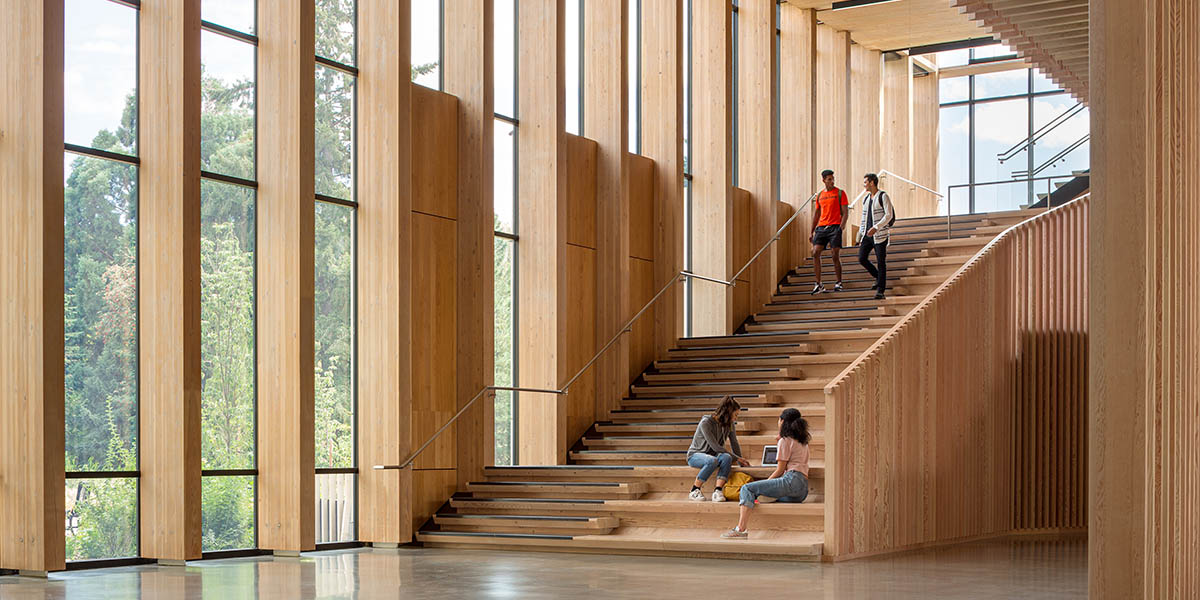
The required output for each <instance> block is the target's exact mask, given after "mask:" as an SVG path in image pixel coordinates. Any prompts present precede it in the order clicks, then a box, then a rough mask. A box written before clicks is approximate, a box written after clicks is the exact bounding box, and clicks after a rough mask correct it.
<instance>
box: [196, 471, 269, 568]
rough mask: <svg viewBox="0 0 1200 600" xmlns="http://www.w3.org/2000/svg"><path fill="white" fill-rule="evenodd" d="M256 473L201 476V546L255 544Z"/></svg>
mask: <svg viewBox="0 0 1200 600" xmlns="http://www.w3.org/2000/svg"><path fill="white" fill-rule="evenodd" d="M254 502H255V498H254V476H253V475H239V476H235V477H224V476H223V477H201V478H200V504H201V507H200V511H201V517H200V528H201V536H202V538H201V542H200V549H201V550H203V551H204V552H213V551H217V550H243V549H246V548H254V547H255V545H256V544H255V539H254Z"/></svg>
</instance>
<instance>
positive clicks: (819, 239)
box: [812, 225, 842, 248]
mask: <svg viewBox="0 0 1200 600" xmlns="http://www.w3.org/2000/svg"><path fill="white" fill-rule="evenodd" d="M812 243H813V245H814V246H825V247H826V248H841V247H842V226H841V225H825V226H823V227H818V228H817V229H816V231H814V232H813V236H812Z"/></svg>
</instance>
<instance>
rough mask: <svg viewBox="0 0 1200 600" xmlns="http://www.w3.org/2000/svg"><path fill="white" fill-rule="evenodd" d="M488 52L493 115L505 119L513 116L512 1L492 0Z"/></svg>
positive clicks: (513, 50)
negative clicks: (491, 71) (489, 50)
mask: <svg viewBox="0 0 1200 600" xmlns="http://www.w3.org/2000/svg"><path fill="white" fill-rule="evenodd" d="M492 11H493V13H492V18H493V19H494V20H493V21H492V48H493V53H494V54H493V55H492V56H493V58H492V60H493V61H494V64H493V68H494V69H495V75H494V77H495V78H494V79H493V85H494V86H495V90H496V99H495V103H496V106H495V111H496V113H497V114H501V115H504V116H506V117H512V118H516V116H517V93H516V89H517V88H516V84H517V57H516V50H517V45H516V31H517V29H516V28H517V21H516V16H517V7H516V4H515V3H514V0H495V4H494V5H493V8H492Z"/></svg>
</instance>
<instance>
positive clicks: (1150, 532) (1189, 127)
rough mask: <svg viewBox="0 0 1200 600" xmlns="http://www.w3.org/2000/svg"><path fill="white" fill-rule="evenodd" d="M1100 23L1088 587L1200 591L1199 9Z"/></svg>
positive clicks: (1153, 10) (1105, 0)
mask: <svg viewBox="0 0 1200 600" xmlns="http://www.w3.org/2000/svg"><path fill="white" fill-rule="evenodd" d="M1090 18H1091V23H1090V26H1091V36H1092V37H1091V40H1092V42H1091V74H1090V77H1089V80H1090V81H1091V87H1090V93H1089V97H1090V98H1091V132H1092V160H1091V164H1092V172H1093V173H1094V175H1093V179H1092V182H1091V183H1092V193H1093V195H1094V196H1095V207H1094V209H1093V211H1092V218H1091V224H1090V225H1091V231H1092V238H1091V241H1090V245H1089V248H1090V253H1091V263H1090V267H1091V269H1090V271H1089V281H1090V285H1091V289H1092V290H1093V291H1094V292H1095V293H1094V294H1093V295H1092V297H1093V298H1094V302H1093V304H1092V310H1091V313H1090V328H1091V333H1092V336H1093V340H1094V343H1093V344H1092V349H1093V351H1092V355H1091V356H1092V361H1091V365H1090V389H1091V391H1092V395H1091V398H1090V401H1091V407H1090V414H1089V428H1090V445H1089V455H1088V456H1089V465H1088V475H1089V477H1088V486H1089V487H1088V497H1089V501H1090V505H1089V517H1090V520H1089V553H1088V567H1089V568H1088V571H1089V579H1090V583H1089V589H1088V592H1089V595H1090V597H1093V598H1104V599H1107V598H1195V597H1198V596H1200V502H1197V500H1196V499H1197V497H1200V477H1197V474H1198V473H1200V413H1198V411H1197V407H1198V406H1200V392H1198V391H1197V390H1200V373H1198V372H1197V369H1196V362H1197V358H1196V357H1197V356H1198V355H1200V330H1198V328H1197V309H1198V307H1200V298H1198V296H1197V289H1198V288H1200V285H1198V280H1197V275H1196V266H1195V265H1196V259H1195V257H1196V253H1197V248H1198V244H1197V239H1196V235H1195V231H1196V228H1197V226H1198V225H1200V212H1198V211H1197V210H1196V207H1197V206H1200V193H1198V192H1197V189H1196V186H1195V184H1194V183H1193V182H1192V179H1193V178H1194V177H1193V175H1192V174H1193V173H1196V172H1198V171H1200V101H1198V100H1197V98H1196V90H1197V89H1200V47H1198V43H1200V38H1198V36H1197V35H1196V32H1197V31H1200V6H1197V4H1196V3H1195V2H1180V1H1168V0H1148V1H1146V2H1125V1H1121V0H1092V1H1091V3H1090ZM1131 175H1132V176H1131Z"/></svg>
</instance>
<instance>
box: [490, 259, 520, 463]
mask: <svg viewBox="0 0 1200 600" xmlns="http://www.w3.org/2000/svg"><path fill="white" fill-rule="evenodd" d="M494 250H495V254H494V261H495V277H496V280H495V281H496V285H495V298H494V300H495V376H496V385H498V386H511V385H512V382H513V357H514V354H513V344H514V341H515V339H516V338H515V332H514V329H513V277H514V273H513V265H514V255H515V252H516V244H514V243H513V241H512V240H509V239H505V238H501V237H498V238H495V249H494ZM495 402H496V403H495V440H496V464H498V465H511V464H513V448H514V446H513V433H514V431H513V425H514V421H515V420H514V419H513V413H514V410H515V403H514V402H513V394H512V392H507V391H500V392H496V401H495Z"/></svg>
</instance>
